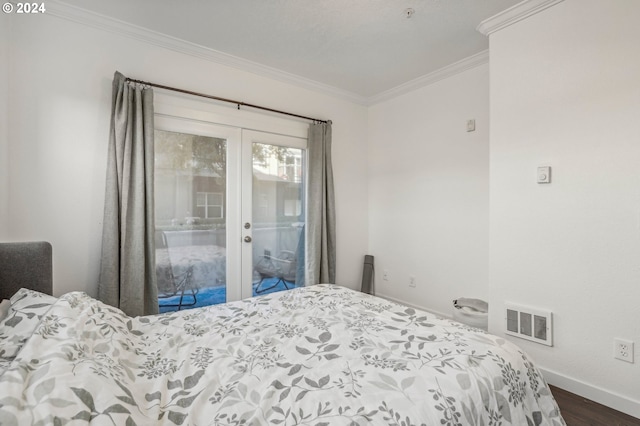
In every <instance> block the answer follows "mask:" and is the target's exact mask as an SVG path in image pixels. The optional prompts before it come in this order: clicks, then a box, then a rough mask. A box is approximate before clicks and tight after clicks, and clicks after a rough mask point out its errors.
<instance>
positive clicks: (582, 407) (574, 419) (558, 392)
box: [549, 386, 640, 426]
mask: <svg viewBox="0 0 640 426" xmlns="http://www.w3.org/2000/svg"><path fill="white" fill-rule="evenodd" d="M549 387H550V388H551V393H553V397H554V398H555V399H556V402H557V403H558V405H559V406H560V412H561V413H562V417H563V418H564V421H565V422H567V426H640V419H636V418H635V417H631V416H628V415H626V414H624V413H621V412H619V411H615V410H613V409H611V408H609V407H605V406H604V405H601V404H598V403H597V402H593V401H591V400H588V399H586V398H583V397H581V396H578V395H575V394H573V393H571V392H567V391H566V390H563V389H560V388H557V387H555V386H549Z"/></svg>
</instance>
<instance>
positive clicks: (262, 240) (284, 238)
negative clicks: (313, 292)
mask: <svg viewBox="0 0 640 426" xmlns="http://www.w3.org/2000/svg"><path fill="white" fill-rule="evenodd" d="M155 147H156V148H155V150H156V153H155V214H156V276H157V280H158V293H159V304H160V308H161V312H166V311H169V310H178V309H185V308H189V307H197V306H204V305H210V304H217V303H223V302H227V301H233V300H239V299H243V298H247V297H251V296H255V295H257V294H262V293H268V292H273V291H280V290H285V289H287V288H292V287H295V286H297V285H300V284H301V278H302V276H303V273H302V268H301V265H302V260H303V242H302V240H301V236H302V235H303V233H304V217H305V197H304V195H305V194H304V179H305V166H306V139H304V138H299V137H292V136H285V135H280V134H275V133H265V132H259V131H253V130H246V129H242V128H239V127H234V126H224V125H218V124H212V123H208V122H203V121H196V120H187V119H180V118H175V117H166V116H160V117H158V116H157V117H156V134H155Z"/></svg>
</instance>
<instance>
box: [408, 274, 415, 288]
mask: <svg viewBox="0 0 640 426" xmlns="http://www.w3.org/2000/svg"><path fill="white" fill-rule="evenodd" d="M415 286H416V277H414V276H413V275H409V287H415Z"/></svg>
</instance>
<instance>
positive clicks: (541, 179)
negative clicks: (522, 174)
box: [538, 166, 551, 183]
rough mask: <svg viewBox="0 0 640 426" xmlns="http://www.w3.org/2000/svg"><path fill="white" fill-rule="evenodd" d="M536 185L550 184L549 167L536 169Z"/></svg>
mask: <svg viewBox="0 0 640 426" xmlns="http://www.w3.org/2000/svg"><path fill="white" fill-rule="evenodd" d="M538 183H551V167H549V166H541V167H538Z"/></svg>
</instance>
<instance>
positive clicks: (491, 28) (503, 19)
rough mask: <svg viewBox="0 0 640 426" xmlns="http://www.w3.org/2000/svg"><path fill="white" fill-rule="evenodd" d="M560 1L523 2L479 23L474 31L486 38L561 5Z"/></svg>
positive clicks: (530, 0)
mask: <svg viewBox="0 0 640 426" xmlns="http://www.w3.org/2000/svg"><path fill="white" fill-rule="evenodd" d="M562 1H564V0H524V1H523V2H520V3H518V4H516V5H515V6H512V7H510V8H508V9H505V10H503V11H502V12H500V13H498V14H497V15H494V16H492V17H491V18H488V19H485V20H484V21H482V22H480V25H478V27H477V28H476V30H478V31H479V32H480V33H482V34H483V35H485V36H488V35H490V34H493V33H494V32H496V31H499V30H501V29H503V28H505V27H508V26H510V25H513V24H515V23H516V22H519V21H522V20H523V19H526V18H528V17H530V16H532V15H535V14H536V13H538V12H542V11H543V10H545V9H547V8H549V7H551V6H554V5H556V4H558V3H561V2H562Z"/></svg>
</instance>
